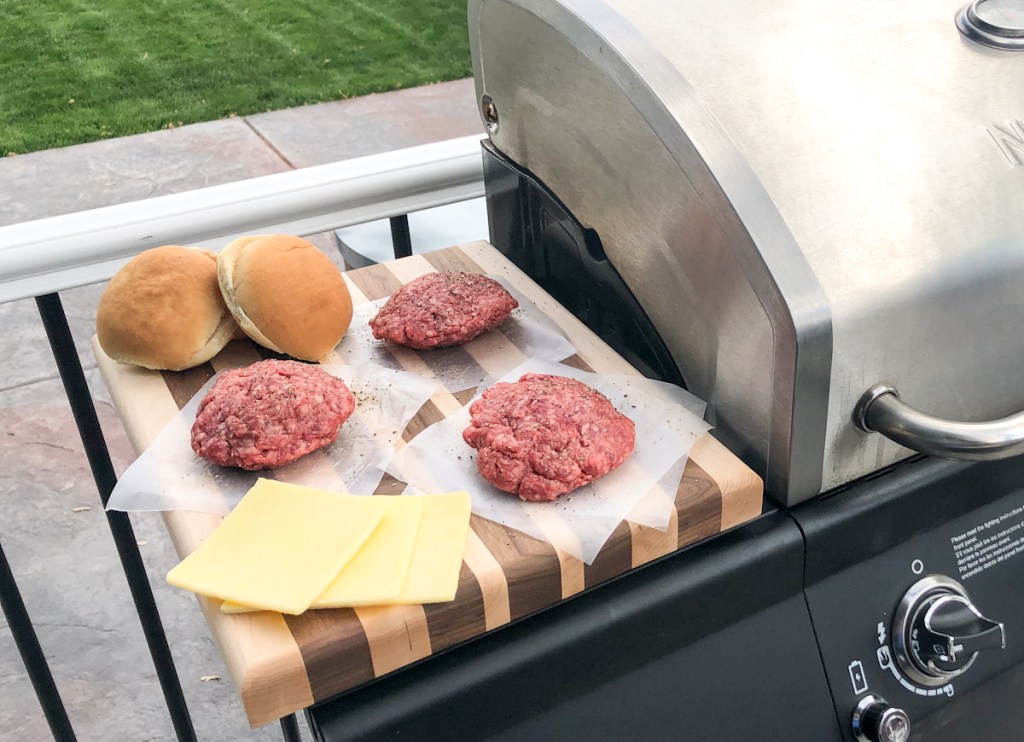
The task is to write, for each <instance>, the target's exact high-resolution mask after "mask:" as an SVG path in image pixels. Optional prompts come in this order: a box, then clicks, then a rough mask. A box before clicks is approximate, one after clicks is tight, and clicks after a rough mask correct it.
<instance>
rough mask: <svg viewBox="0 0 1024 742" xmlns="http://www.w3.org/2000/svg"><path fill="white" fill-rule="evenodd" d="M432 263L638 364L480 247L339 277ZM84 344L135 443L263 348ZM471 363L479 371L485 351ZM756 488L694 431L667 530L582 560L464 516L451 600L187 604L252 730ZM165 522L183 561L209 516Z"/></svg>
mask: <svg viewBox="0 0 1024 742" xmlns="http://www.w3.org/2000/svg"><path fill="white" fill-rule="evenodd" d="M434 270H440V271H448V270H465V271H473V272H478V273H494V274H501V275H504V276H506V277H507V278H508V279H509V281H511V283H512V284H513V285H514V286H515V288H516V289H518V290H519V291H520V292H521V293H522V294H524V295H525V296H526V297H528V298H529V299H531V300H532V301H534V302H535V303H536V304H537V305H538V307H539V308H540V309H541V310H542V311H543V312H544V313H545V314H547V315H548V316H549V317H551V318H552V319H553V320H554V321H555V322H556V323H557V324H558V325H559V326H560V327H561V329H562V331H563V332H565V334H566V336H567V337H568V338H569V340H570V341H571V342H572V343H573V345H574V346H575V347H576V349H577V351H578V352H577V354H576V355H575V356H573V357H572V358H570V359H568V360H567V361H566V362H567V363H569V364H570V365H573V366H576V367H578V368H583V369H586V370H593V371H599V372H605V373H620V374H622V373H626V374H635V373H636V371H635V370H634V369H633V368H632V367H631V366H630V365H629V364H628V363H626V361H625V360H623V359H622V358H621V357H620V356H619V355H617V354H616V353H615V352H614V351H613V350H611V348H609V347H608V346H607V345H606V344H605V343H604V342H603V341H601V340H600V339H599V338H598V337H597V336H596V335H594V334H593V333H592V332H591V331H590V330H589V329H588V328H586V327H585V326H584V325H583V324H582V323H580V322H579V321H578V320H577V319H576V318H575V317H574V316H573V315H572V314H570V313H569V312H568V311H566V310H565V309H564V308H563V307H561V306H560V305H559V304H557V303H556V302H555V301H554V300H553V299H552V298H551V297H550V296H548V295H547V294H546V293H544V291H543V290H542V289H540V288H539V287H538V286H537V285H536V284H535V283H533V281H531V280H530V279H529V277H527V276H526V274H524V273H522V272H521V271H520V270H519V269H518V268H516V267H515V266H514V265H512V264H511V263H510V262H508V260H506V259H505V258H504V257H503V256H502V255H501V254H500V253H499V252H498V251H497V250H495V249H494V248H493V247H492V246H491V245H489V244H487V243H485V242H474V243H468V244H464V245H459V246H456V247H451V248H447V249H445V250H440V251H437V252H433V253H429V254H426V255H419V256H413V257H411V258H405V259H402V260H398V261H393V262H390V263H387V264H382V265H375V266H371V267H369V268H363V269H360V270H356V271H351V272H349V273H347V274H346V280H347V282H348V284H349V287H350V289H351V290H352V295H353V298H354V301H355V302H356V303H357V304H358V303H362V302H366V301H372V300H375V299H379V298H382V297H385V296H388V295H389V294H390V293H391V292H392V291H394V290H395V289H396V288H398V287H399V286H400V285H402V284H403V283H407V282H408V281H411V280H412V279H414V278H416V277H417V276H419V275H422V274H423V273H427V272H430V271H434ZM501 347H504V346H502V344H497V345H496V346H495V348H501ZM93 348H94V351H95V353H96V358H97V361H98V363H99V368H100V371H101V372H102V374H103V378H104V380H105V381H106V383H107V386H108V388H109V390H110V394H111V397H112V398H113V400H114V404H115V406H116V407H117V409H118V412H119V413H120V415H121V419H122V421H123V423H124V426H125V429H126V431H127V433H128V436H129V438H130V440H131V441H132V444H133V445H134V447H135V449H136V451H140V452H141V451H142V450H144V449H145V448H146V447H147V446H148V445H149V443H150V442H151V441H152V440H153V439H154V438H155V437H156V435H157V434H158V433H159V432H160V430H161V429H162V428H163V427H164V425H166V424H167V423H168V422H169V421H170V420H171V419H172V418H173V417H174V415H175V414H177V412H178V410H179V409H180V408H181V407H183V406H184V405H185V403H186V402H188V400H189V399H191V398H192V396H193V395H194V394H195V393H196V392H197V391H198V390H199V388H200V387H201V386H202V385H203V384H204V383H205V382H206V381H207V380H208V379H209V378H210V377H211V376H212V375H213V374H214V373H216V372H217V371H221V370H224V369H227V368H236V367H238V366H244V365H248V364H250V363H253V362H255V361H258V360H260V359H261V358H266V357H273V354H272V353H270V352H269V351H266V350H264V349H262V348H259V347H258V346H256V345H255V344H253V343H251V342H249V341H236V342H233V343H231V345H229V346H228V347H227V348H226V349H225V350H224V351H223V352H222V353H220V354H219V355H218V356H217V357H216V358H214V359H213V360H212V361H211V362H210V363H208V364H204V365H203V366H200V367H198V368H195V369H190V370H189V371H184V372H179V373H175V372H162V373H161V372H157V371H148V370H146V369H141V368H138V367H134V366H126V365H123V364H118V363H115V362H113V361H112V360H111V359H110V358H109V357H107V355H106V354H105V353H103V350H102V349H101V348H100V347H99V344H98V343H97V342H96V341H95V339H94V340H93ZM497 352H500V351H497ZM510 352H518V351H515V350H512V351H510ZM394 355H395V357H396V358H397V359H398V360H399V362H400V363H401V364H402V365H403V366H404V367H405V368H406V370H409V371H414V372H421V373H423V372H425V366H424V365H423V363H422V361H420V359H419V358H418V355H417V353H416V352H415V351H411V350H408V349H401V348H396V350H395V353H394ZM477 360H478V361H479V362H481V363H482V364H483V365H485V366H486V363H487V359H477ZM325 361H326V362H328V363H331V362H338V360H337V359H334V358H328V359H325ZM426 373H429V372H426ZM472 395H473V391H470V392H466V393H460V394H459V397H460V399H456V397H454V396H453V395H451V394H449V393H448V392H439V393H438V394H436V395H435V396H434V397H433V398H432V399H431V400H430V401H429V402H427V404H425V405H424V406H423V408H421V410H420V411H419V413H418V414H417V415H416V417H415V418H414V419H413V420H412V422H411V423H410V424H409V426H408V428H407V429H406V431H405V433H404V435H403V440H406V441H407V440H410V439H411V438H412V437H413V436H414V435H416V433H418V432H419V431H421V430H422V429H423V428H424V427H426V426H427V425H430V424H432V423H434V422H437V421H439V420H441V419H443V418H444V417H445V416H447V415H449V414H451V413H453V412H455V411H457V410H458V409H459V408H460V407H461V405H462V404H463V403H464V402H466V401H467V400H468V399H469V398H470V397H471V396H472ZM402 486H403V485H401V484H400V483H398V482H395V481H394V480H390V479H389V478H387V477H385V481H384V482H382V484H381V486H380V487H379V488H378V490H377V494H394V493H397V492H398V491H400V490H401V488H402ZM762 496H763V488H762V483H761V480H760V479H759V478H758V477H757V475H755V474H754V473H753V472H752V471H751V470H750V469H749V468H747V467H746V466H745V465H744V464H743V463H742V462H741V461H740V460H739V459H737V458H736V457H735V456H733V455H732V454H731V453H730V452H729V451H728V450H727V449H726V448H725V447H723V446H722V445H721V444H720V443H719V442H718V441H717V440H715V439H714V438H713V437H711V436H710V435H705V436H704V437H703V438H701V439H700V440H699V441H698V442H697V444H696V445H695V446H694V448H693V450H692V451H691V453H690V459H689V462H688V464H687V466H686V470H685V472H684V475H683V477H682V480H681V481H680V483H679V488H678V491H677V495H676V509H675V512H674V513H673V518H672V521H671V523H670V525H669V528H668V530H667V531H664V532H663V531H659V530H656V529H653V528H647V527H643V526H638V525H636V524H633V523H627V522H623V523H622V524H620V526H619V528H618V529H617V530H616V531H615V532H614V533H613V534H612V536H611V538H610V539H609V540H608V542H607V543H606V544H605V546H604V548H603V549H602V551H601V553H600V554H599V555H598V557H597V558H596V559H595V560H594V562H593V564H589V565H588V564H584V563H583V562H581V561H580V560H578V559H576V558H574V557H572V556H570V555H569V554H566V553H563V552H561V551H559V550H557V549H555V548H554V547H552V546H551V545H549V544H547V543H543V542H541V541H538V540H536V539H534V538H531V537H530V536H527V535H525V534H523V533H520V532H518V531H514V530H512V529H509V528H506V527H504V526H501V525H499V524H497V523H494V522H492V521H489V520H486V519H484V518H480V517H478V516H476V515H474V516H473V517H472V521H471V531H470V535H469V540H468V543H467V546H466V552H465V555H464V559H463V565H462V573H461V576H460V580H459V589H458V593H457V595H456V597H455V600H454V601H452V602H451V603H444V604H439V605H427V606H389V607H379V608H358V609H348V608H343V609H334V610H321V611H307V612H306V613H305V614H303V615H301V616H282V615H280V614H276V613H269V612H262V613H255V614H239V615H226V614H223V613H221V612H220V608H219V601H213V600H208V599H206V598H203V597H199V603H200V605H201V606H202V609H203V612H204V614H205V616H206V620H207V623H208V624H209V626H210V630H211V632H212V634H213V636H214V638H215V640H216V641H217V644H218V645H219V647H220V650H221V652H222V654H223V656H224V661H225V664H226V665H227V667H228V670H229V672H230V673H231V676H232V679H233V680H234V683H235V687H236V688H237V690H238V693H239V695H240V697H241V699H242V703H243V705H244V707H245V711H246V714H247V715H248V718H249V722H250V723H251V724H252V725H253V726H259V725H262V724H265V723H267V722H270V721H273V720H275V719H278V718H280V717H281V716H284V715H286V714H290V713H292V712H294V711H297V710H299V709H302V708H305V707H307V706H309V705H311V704H312V703H314V702H317V701H322V700H324V699H327V698H330V697H331V696H334V695H336V694H338V693H340V692H342V691H346V690H349V689H350V688H354V687H356V686H358V685H360V684H362V683H365V682H367V681H370V680H373V679H374V678H377V677H380V676H382V675H385V674H387V673H389V672H392V671H394V670H397V669H398V668H401V667H403V666H405V665H408V664H410V663H412V662H415V661H417V660H421V659H423V658H425V657H428V656H429V655H430V654H432V653H434V652H439V651H441V650H443V649H446V648H448V647H451V646H452V645H454V644H458V643H459V642H462V641H465V640H467V639H470V638H472V637H474V636H477V635H479V634H482V633H484V632H486V631H491V630H493V629H496V628H498V627H500V626H502V625H504V624H506V623H508V622H509V621H512V620H514V619H517V618H520V617H522V616H526V615H528V614H530V613H534V612H536V611H539V610H542V609H544V608H546V607H548V606H551V605H553V604H555V603H557V602H559V601H560V600H563V599H565V598H568V597H569V596H571V595H574V594H575V593H578V592H580V591H581V590H583V589H585V588H589V587H593V586H594V585H597V584H599V583H601V582H604V581H605V580H608V579H610V578H612V577H615V576H617V575H620V574H622V573H623V572H626V571H628V570H630V569H633V568H635V567H638V566H640V565H642V564H644V563H646V562H649V561H651V560H652V559H655V558H657V557H660V556H664V555H665V554H669V553H671V552H673V551H675V550H677V549H679V548H681V547H683V546H686V545H688V544H692V543H694V542H696V541H699V540H701V539H704V538H707V537H709V536H712V535H714V534H716V533H719V532H720V531H723V530H726V529H728V528H731V527H733V526H736V525H739V524H741V523H744V522H746V521H748V520H750V519H752V518H755V517H756V516H758V515H759V514H760V513H761V507H762ZM164 520H165V523H166V525H167V530H168V532H169V534H170V536H171V539H172V541H173V543H174V546H175V548H176V550H177V552H178V554H179V556H181V557H185V556H186V555H188V554H190V553H191V552H192V551H193V550H194V549H195V548H196V547H197V546H198V545H199V544H200V543H202V542H203V540H204V539H205V538H206V537H207V536H209V534H210V533H212V532H213V530H214V529H215V528H216V527H217V525H218V524H219V522H220V521H221V516H215V515H207V514H202V513H194V512H188V511H174V512H168V513H165V514H164Z"/></svg>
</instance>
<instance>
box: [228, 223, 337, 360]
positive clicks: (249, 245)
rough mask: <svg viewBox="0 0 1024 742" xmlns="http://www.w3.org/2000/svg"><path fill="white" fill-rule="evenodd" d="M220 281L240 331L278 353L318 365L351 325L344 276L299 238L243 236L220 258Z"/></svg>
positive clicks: (280, 235) (286, 236) (274, 235)
mask: <svg viewBox="0 0 1024 742" xmlns="http://www.w3.org/2000/svg"><path fill="white" fill-rule="evenodd" d="M217 278H218V280H219V282H220V290H221V293H222V294H223V296H224V301H225V302H226V304H227V306H228V309H229V311H230V312H231V314H232V315H233V316H234V318H235V320H236V321H237V322H238V325H239V327H241V328H242V330H243V331H244V332H245V334H246V335H248V336H249V337H250V338H252V339H253V340H254V341H255V342H257V343H259V344H260V345H262V346H263V347H265V348H269V349H270V350H273V351H276V352H278V353H286V354H288V355H290V356H292V357H294V358H300V359H302V360H305V361H319V360H320V359H321V358H323V357H324V356H326V355H327V354H328V353H330V352H331V351H332V350H333V349H334V347H335V346H336V345H337V344H338V343H339V342H341V338H342V337H343V336H344V335H345V331H346V330H348V326H349V324H351V322H352V296H351V295H350V294H349V290H348V286H347V285H346V284H345V280H344V279H343V278H342V277H341V273H340V272H339V271H338V269H337V268H336V267H335V265H334V263H332V262H331V261H330V259H329V258H328V257H327V256H326V255H324V254H323V253H322V252H320V250H319V249H317V247H316V245H314V244H313V243H311V242H308V241H307V240H304V239H302V238H301V237H295V236H292V235H285V234H270V235H251V236H248V237H240V238H239V239H237V240H235V241H234V242H232V243H230V244H229V245H228V246H227V247H225V248H224V249H223V250H222V251H221V253H220V255H219V257H218V258H217Z"/></svg>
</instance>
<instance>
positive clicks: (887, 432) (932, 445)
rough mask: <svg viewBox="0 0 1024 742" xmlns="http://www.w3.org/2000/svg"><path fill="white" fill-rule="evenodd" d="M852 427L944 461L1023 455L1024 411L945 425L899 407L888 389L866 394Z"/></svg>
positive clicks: (892, 390)
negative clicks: (986, 419)
mask: <svg viewBox="0 0 1024 742" xmlns="http://www.w3.org/2000/svg"><path fill="white" fill-rule="evenodd" d="M853 421H854V423H855V424H856V425H857V427H858V428H860V429H861V430H863V431H865V432H867V433H881V434H882V435H884V436H885V437H886V438H888V439H889V440H891V441H895V442H896V443H899V444H900V445H901V446H906V447H907V448H909V449H912V450H914V451H917V452H918V453H926V454H929V455H931V456H938V457H939V458H943V459H960V460H963V461H995V460H997V459H1008V458H1010V457H1011V456H1016V455H1017V454H1020V453H1024V411H1022V412H1018V413H1016V414H1014V415H1010V416H1009V417H1004V418H1002V419H1000V420H990V421H988V422H981V423H965V422H958V421H956V420H943V419H942V418H939V417H932V416H931V415H926V414H925V413H923V412H921V411H919V410H915V409H914V408H913V407H911V406H910V405H908V404H906V403H905V402H902V401H901V400H900V395H899V392H897V391H896V389H895V388H893V387H891V386H889V385H887V384H877V385H875V386H873V387H871V388H870V389H868V391H867V392H865V393H864V396H863V397H861V398H860V401H859V402H858V403H857V407H856V408H855V409H854V411H853Z"/></svg>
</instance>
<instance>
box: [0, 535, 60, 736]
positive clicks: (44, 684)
mask: <svg viewBox="0 0 1024 742" xmlns="http://www.w3.org/2000/svg"><path fill="white" fill-rule="evenodd" d="M0 608H2V609H3V612H4V616H5V617H6V618H7V625H8V626H9V627H10V629H11V634H12V635H13V636H14V643H15V645H17V647H18V652H19V654H21V661H22V662H24V663H25V670H26V671H28V678H29V680H30V681H32V688H33V689H34V690H35V692H36V698H37V699H39V705H40V706H41V707H42V709H43V714H44V715H45V716H46V723H47V724H49V725H50V733H51V734H52V735H53V738H54V739H55V740H56V741H57V742H75V732H74V730H73V729H72V728H71V721H70V720H69V719H68V712H67V711H65V709H64V701H63V700H61V697H60V691H58V690H57V685H56V684H55V683H54V682H53V675H51V674H50V666H49V665H48V664H47V663H46V655H44V654H43V648H42V647H41V646H39V639H38V637H36V631H35V629H34V628H33V627H32V620H31V619H30V618H29V616H28V610H27V609H26V608H25V602H24V601H23V600H22V599H21V593H20V592H19V591H18V584H17V583H16V582H15V581H14V573H13V572H11V566H10V565H9V564H8V563H7V555H6V554H4V549H3V546H2V545H0Z"/></svg>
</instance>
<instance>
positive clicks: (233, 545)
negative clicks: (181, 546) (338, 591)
mask: <svg viewBox="0 0 1024 742" xmlns="http://www.w3.org/2000/svg"><path fill="white" fill-rule="evenodd" d="M387 499H388V498H383V497H357V496H350V495H341V494H339V493H337V492H328V491H326V490H318V489H313V488H311V487H301V486H299V485H293V484H285V483H283V482H275V481H273V480H269V479H259V480H257V482H256V484H255V485H254V486H253V488H252V489H250V490H249V492H247V493H246V495H245V497H243V498H242V500H241V502H239V503H238V505H236V506H235V509H234V510H232V511H231V513H230V514H229V515H228V516H227V517H226V518H224V521H223V522H222V523H221V524H220V526H218V527H217V530H215V531H214V532H213V533H212V534H210V537H209V538H208V539H207V540H206V541H205V542H203V544H202V545H201V546H200V547H199V548H198V549H196V550H195V551H194V552H192V553H191V554H190V555H188V556H187V557H186V558H185V559H184V560H182V562H181V563H180V564H179V565H178V566H177V567H175V568H174V569H172V570H171V571H170V572H169V573H168V574H167V582H169V583H170V584H171V585H174V586H176V587H181V588H184V589H186V590H191V591H192V592H195V593H200V594H201V595H206V596H209V597H213V598H220V599H221V600H227V601H231V602H235V603H241V604H244V605H248V606H253V607H256V608H260V609H266V610H274V611H280V612H281V613H289V614H293V615H294V614H299V613H302V612H303V611H305V610H306V609H307V608H309V606H310V604H311V603H312V602H313V601H314V600H315V599H316V598H317V596H319V595H320V594H321V593H323V591H324V589H326V587H327V586H328V585H329V584H330V583H331V582H332V581H333V580H334V578H335V577H337V576H338V574H339V573H340V572H341V570H342V569H343V568H344V567H345V565H346V564H348V562H349V561H350V560H351V559H352V557H354V556H355V555H356V553H357V552H358V551H359V549H360V548H361V547H362V546H363V544H364V543H365V542H366V540H367V539H368V538H369V537H370V534H371V533H373V531H374V529H375V528H376V527H377V525H378V524H379V523H380V521H381V519H382V518H383V517H384V513H385V510H386V506H387V503H386V502H385V500H387Z"/></svg>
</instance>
